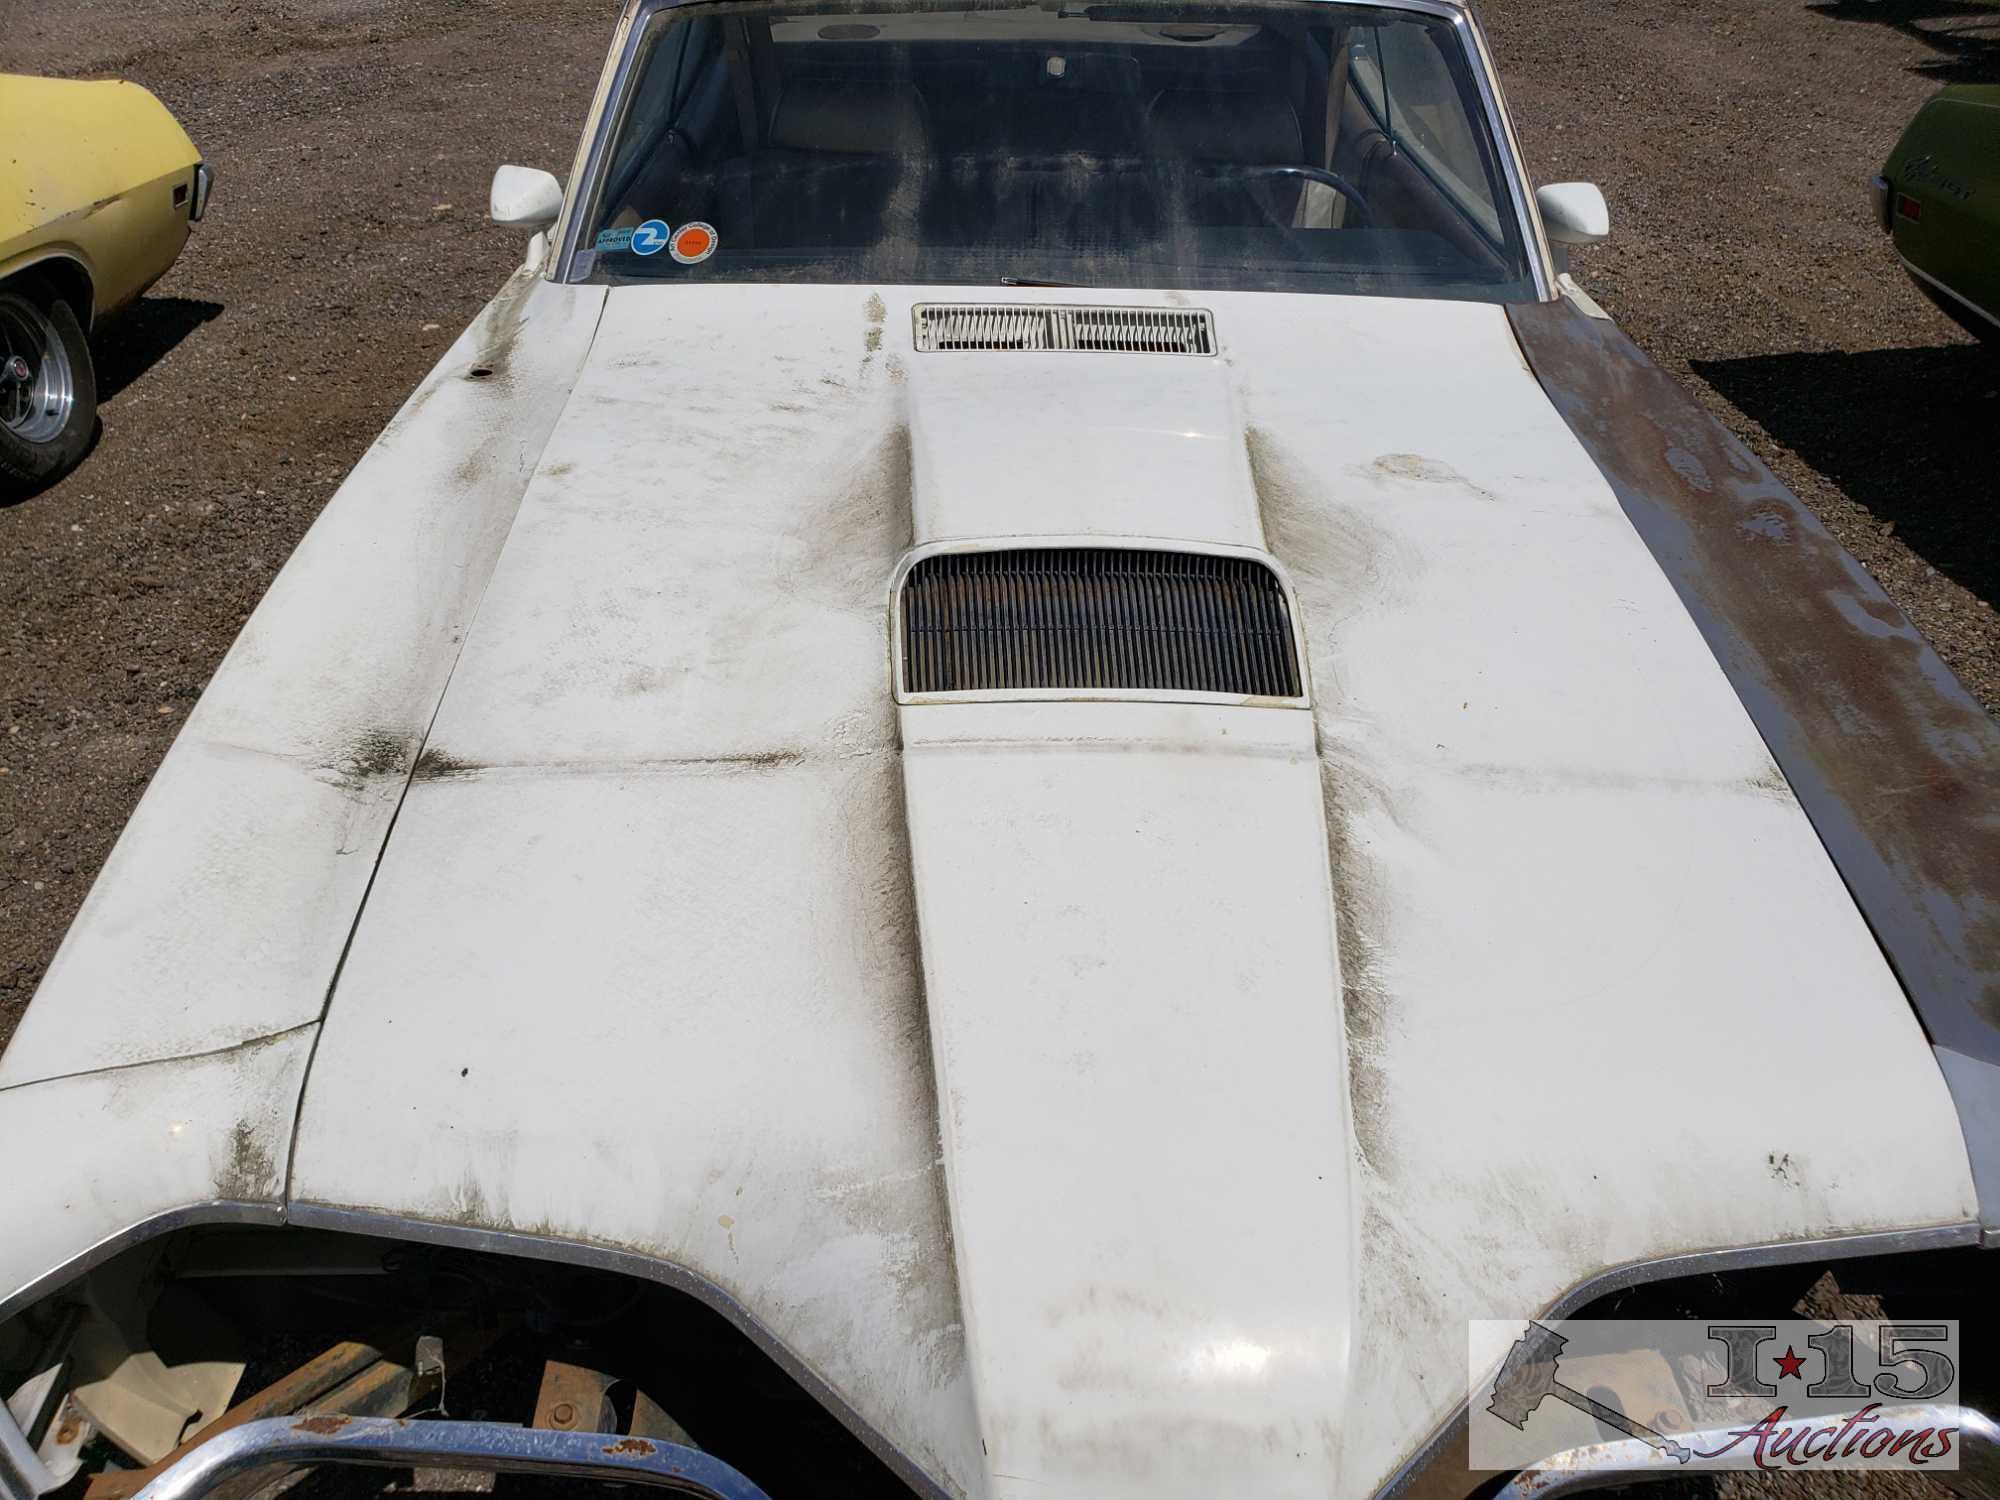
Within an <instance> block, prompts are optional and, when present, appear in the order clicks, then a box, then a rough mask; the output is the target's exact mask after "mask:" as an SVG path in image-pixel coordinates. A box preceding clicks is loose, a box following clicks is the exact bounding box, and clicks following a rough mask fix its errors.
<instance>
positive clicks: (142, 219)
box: [0, 74, 210, 489]
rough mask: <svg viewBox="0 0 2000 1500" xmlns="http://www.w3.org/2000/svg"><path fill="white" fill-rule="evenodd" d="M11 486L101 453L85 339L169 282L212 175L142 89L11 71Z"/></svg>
mask: <svg viewBox="0 0 2000 1500" xmlns="http://www.w3.org/2000/svg"><path fill="white" fill-rule="evenodd" d="M0 142H5V143H7V149H5V150H0V488H9V487H12V488H16V489H19V488H28V487H35V486H39V485H42V484H46V483H48V482H49V481H50V480H52V479H54V478H56V477H57V476H58V475H60V474H62V473H63V472H64V471H65V470H67V469H69V468H70V467H71V466H72V465H74V464H75V463H76V462H77V461H78V460H79V459H81V458H82V457H83V455H84V453H85V452H86V451H87V450H88V449H89V447H90V440H91V436H92V434H93V432H94V431H95V429H96V424H97V381H96V378H95V375H94V373H93V371H92V368H91V362H90V346H89V345H88V344H87V343H86V342H85V335H86V334H87V333H88V332H89V330H90V329H91V327H92V326H93V325H94V324H95V323H96V321H97V320H98V319H100V318H103V317H105V316H106V315H108V314H110V313H113V312H116V311H117V310H118V309H119V308H121V307H123V306H125V305H126V304H127V303H129V302H131V301H133V300H134V299H135V298H137V297H138V296H139V294H140V293H142V292H143V291H145V290H146V288H147V287H149V286H151V285H152V284H153V283H154V282H155V281H157V280H159V279H160V277H161V276H162V275H164V274H165V273H166V270H167V268H168V267H169V266H171V265H172V264H173V263H174V258H175V257H176V256H178V255H179V254H180V252H181V246H182V245H184V244H186V243H187V237H188V226H189V225H190V224H192V223H193V222H194V221H195V220H197V219H199V218H200V217H201V215H202V210H203V209H204V208H206V207H207V203H208V190H209V182H210V178H209V170H208V168H207V166H205V165H204V164H203V162H202V159H201V153H200V152H199V151H197V150H196V149H195V146H194V142H192V141H190V140H189V139H188V137H187V132H186V131H184V130H182V129H181V127H180V125H179V123H178V122H177V121H176V120H175V119H174V117H173V115H172V114H170V113H169V112H168V111H167V107H166V106H165V105H164V104H162V103H160V101H159V100H158V99H155V98H154V97H153V96H152V95H151V94H150V93H148V92H147V91H146V90H145V89H143V88H141V87H139V85H137V84H136V83H115V82H113V83H89V82H73V81H69V80H63V79H53V78H25V77H21V76H19V75H15V74H0Z"/></svg>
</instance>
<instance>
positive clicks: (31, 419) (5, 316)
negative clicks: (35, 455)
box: [0, 295, 76, 443]
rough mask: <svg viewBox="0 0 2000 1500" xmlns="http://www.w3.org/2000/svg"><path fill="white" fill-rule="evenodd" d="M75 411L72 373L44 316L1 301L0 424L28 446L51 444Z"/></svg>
mask: <svg viewBox="0 0 2000 1500" xmlns="http://www.w3.org/2000/svg"><path fill="white" fill-rule="evenodd" d="M75 407H76V371H75V369H74V368H73V367H72V366H71V364H70V358H69V350H68V348H67V347H66V346H65V345H64V343H63V340H62V337H61V335H60V334H58V333H57V332H56V327H55V325H54V324H53V323H51V322H50V321H49V318H48V315H47V314H46V313H44V312H43V311H42V309H41V308H39V307H37V306H36V305H35V304H34V303H32V302H30V301H29V300H28V299H27V298H25V297H22V296H19V295H12V296H8V295H0V424H4V425H5V427H6V428H7V430H8V431H9V432H11V433H13V434H14V436H16V437H18V438H20V439H21V440H22V441H23V442H28V443H48V442H53V441H54V440H55V439H56V438H57V437H59V436H61V434H62V431H63V429H64V428H65V427H67V426H68V425H69V418H70V413H71V411H73V410H74V409H75Z"/></svg>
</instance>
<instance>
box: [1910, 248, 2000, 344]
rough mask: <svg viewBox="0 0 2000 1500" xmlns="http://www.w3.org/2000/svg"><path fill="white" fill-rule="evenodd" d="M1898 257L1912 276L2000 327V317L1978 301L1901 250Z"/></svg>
mask: <svg viewBox="0 0 2000 1500" xmlns="http://www.w3.org/2000/svg"><path fill="white" fill-rule="evenodd" d="M1896 259H1897V260H1900V261H1902V262H1903V269H1904V270H1905V271H1908V272H1909V273H1910V274H1911V275H1912V276H1914V277H1916V278H1917V280H1919V281H1921V282H1924V283H1925V284H1926V285H1929V286H1934V287H1936V288H1937V289H1938V290H1939V291H1941V292H1943V293H1944V294H1945V295H1946V296H1947V297H1949V298H1951V300H1952V301H1954V302H1956V303H1957V304H1958V305H1959V306H1960V307H1963V308H1964V309H1966V311H1968V312H1971V313H1975V314H1977V315H1978V316H1979V317H1981V318H1983V319H1985V320H1986V321H1987V322H1988V323H1991V324H1992V325H1993V326H1994V327H1995V328H2000V317H1995V316H1994V315H1993V314H1992V313H1990V312H1988V311H1987V310H1986V309H1985V308H1983V307H1981V306H1980V305H1979V304H1978V303H1977V302H1974V301H1973V300H1972V299H1971V298H1970V297H1967V296H1965V295H1964V294H1963V293H1961V292H1955V291H1953V290H1952V289H1951V288H1950V287H1948V286H1946V285H1945V284H1944V283H1943V282H1942V281H1939V280H1938V279H1937V277H1935V276H1933V275H1931V274H1930V272H1928V271H1919V270H1918V269H1917V268H1916V267H1915V266H1913V265H1911V264H1910V263H1909V261H1908V260H1907V259H1906V258H1905V257H1904V256H1903V254H1902V252H1901V251H1898V252H1897V254H1896Z"/></svg>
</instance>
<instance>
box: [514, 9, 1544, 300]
mask: <svg viewBox="0 0 2000 1500" xmlns="http://www.w3.org/2000/svg"><path fill="white" fill-rule="evenodd" d="M713 3H715V0H627V3H626V6H625V10H624V13H623V15H622V16H621V17H620V18H619V23H618V30H617V32H616V33H615V35H614V37H613V46H614V47H615V49H616V50H615V53H614V55H613V58H612V60H611V62H610V64H609V66H607V68H606V70H605V73H604V75H603V78H602V79H601V80H600V82H599V84H598V90H597V98H596V100H595V101H594V102H593V104H592V107H591V112H590V117H589V119H588V120H587V121H586V122H585V124H584V136H583V144H582V145H581V146H580V147H579V149H578V152H577V164H576V170H575V171H574V172H573V173H572V174H571V177H570V191H569V193H568V195H567V198H566V201H565V203H564V205H563V216H562V219H561V221H560V222H559V223H558V224H557V226H556V233H557V245H556V252H555V255H554V257H553V263H552V269H551V270H550V271H549V273H548V279H549V280H551V281H558V282H575V281H580V280H582V279H583V278H582V276H580V275H579V274H578V272H577V257H578V254H579V238H580V227H581V226H582V225H584V224H587V223H589V222H590V221H591V218H592V217H593V215H594V214H595V212H596V205H597V197H598V192H599V189H600V188H601V187H602V185H603V181H604V172H605V169H606V166H607V164H608V161H609V158H610V154H611V136H612V132H613V126H614V125H615V123H616V122H617V121H618V120H619V118H620V117H621V116H622V114H623V112H624V108H625V100H626V95H627V94H628V93H629V91H630V89H631V86H632V76H633V74H634V73H635V72H636V71H637V67H638V57H639V47H640V44H641V43H642V42H643V41H644V40H645V35H646V26H647V24H648V23H649V22H650V21H651V20H652V19H653V17H654V16H655V15H657V14H658V13H659V12H661V11H667V10H678V9H680V8H682V7H683V6H689V5H702V4H713ZM1287 3H1292V4H1305V5H1328V6H1351V7H1353V8H1356V9H1371V10H1406V11H1413V12H1416V13H1418V14H1420V15H1426V16H1432V17H1436V18H1437V19H1440V20H1443V21H1447V22H1449V23H1450V24H1451V27H1452V30H1453V31H1454V32H1456V33H1457V35H1458V40H1459V45H1460V47H1462V48H1463V49H1464V52H1465V61H1466V65H1467V66H1468V67H1469V68H1470V69H1471V71H1472V78H1473V83H1474V85H1475V87H1477V89H1478V90H1479V103H1480V108H1481V109H1482V110H1484V111H1485V115H1486V127H1487V131H1488V134H1489V136H1490V137H1491V139H1492V142H1493V149H1494V152H1495V153H1496V154H1497V155H1498V157H1499V159H1500V173H1501V179H1502V181H1503V182H1505V184H1506V187H1507V191H1508V194H1509V195H1510V196H1511V197H1512V198H1513V200H1514V218H1515V222H1516V224H1517V225H1518V226H1519V228H1520V232H1521V245H1522V248H1523V250H1524V251H1525V253H1526V255H1527V260H1528V271H1529V274H1530V275H1531V276H1532V277H1533V278H1534V284H1535V293H1536V300H1537V301H1541V302H1548V301H1551V300H1553V299H1554V298H1555V296H1556V280H1555V264H1554V261H1553V260H1552V258H1551V257H1550V255H1549V246H1548V240H1547V237H1546V236H1545V235H1544V233H1543V231H1542V221H1541V217H1540V215H1538V214H1537V213H1536V212H1535V206H1534V202H1535V195H1534V189H1533V188H1532V186H1531V185H1530V183H1529V181H1528V174H1527V169H1526V167H1525V166H1524V164H1523V162H1522V159H1521V143H1520V140H1519V138H1518V137H1516V135H1515V134H1514V125H1513V121H1512V120H1511V119H1509V118H1508V115H1507V110H1506V106H1505V103H1504V102H1503V101H1502V99H1501V96H1500V90H1499V84H1498V80H1497V78H1496V76H1495V73H1494V69H1493V58H1492V54H1491V52H1490V50H1489V49H1488V47H1487V43H1486V36H1485V33H1484V32H1483V31H1482V30H1481V29H1480V26H1479V24H1478V22H1477V20H1475V19H1474V17H1473V15H1472V13H1471V11H1469V10H1468V9H1467V8H1466V7H1465V5H1464V4H1463V3H1461V0H1287ZM1142 290H1143V289H1142ZM1307 295H1317V294H1307Z"/></svg>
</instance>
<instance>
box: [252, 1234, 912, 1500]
mask: <svg viewBox="0 0 2000 1500" xmlns="http://www.w3.org/2000/svg"><path fill="white" fill-rule="evenodd" d="M285 1219H286V1222H287V1223H290V1224H295V1225H297V1226H299V1227H300V1228H304V1229H331V1230H337V1231H340V1232H343V1233H347V1234H365V1235H372V1236H376V1237H387V1238H394V1239H404V1240H414V1241H417V1242H419V1243H422V1244H428V1245H444V1246H447V1247H451V1248H456V1249H462V1250H479V1251H486V1252H489V1253H491V1254H494V1255H511V1256H516V1257H518V1258H520V1259H523V1260H544V1261H554V1262H556V1263H557V1264H560V1265H570V1266H589V1267H593V1268H595V1269H597V1270H602V1271H615V1272H617V1273H619V1274H620V1275H624V1276H632V1277H636V1278H638V1279H640V1280H642V1281H651V1282H654V1283H656V1284H658V1285H660V1286H665V1287H670V1288H672V1289H673V1290H674V1291H677V1292H683V1293H685V1294H686V1295H688V1296H690V1297H693V1298H694V1299H695V1300H696V1301H698V1302H701V1303H703V1304H704V1305H706V1306H707V1307H709V1308H711V1309H712V1310H714V1311H715V1312H718V1313H720V1314H722V1316H723V1317H725V1318H727V1319H728V1320H729V1321H730V1322H731V1323H732V1324H733V1325H735V1327H736V1328H737V1329H738V1330H739V1331H740V1332H741V1333H743V1335H744V1336H745V1337H747V1338H748V1339H749V1340H750V1341H751V1342H752V1343H754V1344H755V1345H756V1346H757V1347H758V1348H759V1349H761V1350H763V1351H764V1353H766V1354H768V1355H769V1356H770V1357H771V1358H772V1359H773V1360H775V1361H776V1362H777V1364H778V1365H779V1366H780V1367H781V1368H782V1369H783V1370H784V1371H785V1373H786V1374H787V1375H789V1376H790V1377H791V1378H792V1379H793V1380H794V1381H796V1382H797V1383H798V1385H799V1386H800V1388H801V1389H803V1390H804V1391H806V1392H807V1394H809V1395H810V1396H811V1397H812V1398H813V1399H814V1400H815V1401H817V1402H819V1404H820V1405H821V1406H823V1407H825V1408H826V1409H827V1410H828V1411H829V1412H831V1413H832V1414H833V1416H834V1417H835V1418H836V1419H837V1420H838V1421H839V1422H840V1424H841V1425H842V1426H843V1427H845V1428H846V1429H847V1430H848V1431H849V1432H851V1433H853V1434H854V1436H855V1437H857V1438H858V1439H860V1440H861V1442H862V1444H863V1445H864V1446H865V1447H866V1448H867V1449H868V1450H869V1452H871V1453H873V1454H874V1455H875V1456H876V1457H877V1458H879V1459H881V1460H882V1462H883V1463H885V1464H887V1465H888V1466H889V1467H890V1468H891V1469H893V1470H894V1471H895V1473H896V1475H897V1477H898V1478H900V1479H901V1480H902V1481H903V1482H904V1483H905V1484H907V1485H909V1486H910V1487H911V1489H913V1490H915V1491H916V1492H917V1493H918V1494H920V1495H924V1496H927V1497H930V1500H951V1496H950V1494H949V1492H948V1491H947V1490H946V1489H945V1488H944V1487H943V1486H942V1485H940V1484H939V1483H938V1482H937V1481H936V1480H935V1479H933V1478H932V1477H931V1476H930V1475H929V1474H927V1473H925V1472H924V1471H923V1470H922V1469H920V1468H919V1467H917V1465H916V1464H915V1463H914V1462H913V1461H912V1460H911V1459H909V1458H908V1457H907V1456H906V1455H904V1453H903V1452H902V1451H901V1450H900V1449H898V1448H897V1447H896V1446H895V1445H894V1444H892V1443H890V1442H889V1441H888V1439H886V1438H885V1437H883V1436H882V1434H880V1433H879V1432H877V1431H876V1430H875V1429H874V1428H873V1427H871V1426H869V1424H868V1423H867V1421H866V1420H864V1419H863V1418H862V1416H861V1414H860V1413H859V1412H857V1411H855V1410H854V1408H853V1407H851V1406H849V1405H848V1404H847V1402H846V1401H845V1399H843V1398H842V1396H841V1395H840V1393H839V1392H838V1391H836V1390H835V1389H834V1388H833V1387H832V1386H831V1385H829V1384H828V1383H827V1382H826V1381H825V1380H822V1379H821V1378H820V1377H819V1375H818V1374H817V1373H816V1372H815V1371H814V1370H813V1369H812V1367H811V1366H809V1365H808V1364H806V1362H805V1361H804V1360H802V1359H801V1358H799V1356H798V1355H796V1354H794V1353H793V1352H792V1351H791V1350H790V1349H789V1348H787V1347H786V1346H785V1345H784V1344H783V1343H782V1342H780V1341H779V1340H778V1338H777V1337H776V1336H775V1335H774V1334H772V1333H771V1331H770V1330H769V1329H767V1328H765V1327H764V1326H763V1324H761V1323H760V1322H758V1320H757V1318H756V1316H755V1315H754V1314H753V1313H751V1311H750V1310H749V1309H748V1308H746V1307H745V1306H744V1305H743V1304H742V1303H740V1302H738V1301H737V1300H736V1299H735V1297H733V1296H731V1295H730V1294H729V1293H728V1292H726V1291H724V1290H723V1289H722V1288H721V1287H719V1286H717V1285H716V1284H715V1283H714V1282H712V1281H710V1280H708V1279H707V1278H706V1277H704V1276H700V1275H698V1274H696V1273H695V1272H693V1271H690V1270H687V1269H686V1268H685V1267H682V1266H677V1265H675V1264H674V1263H673V1262H671V1261H667V1260H660V1259H657V1258H655V1257H653V1256H649V1255H643V1254H640V1253H638V1252H636V1251H631V1250H612V1249H607V1248H605V1247H603V1246H600V1245H590V1244H579V1243H576V1242H573V1241H569V1240H557V1239H549V1238H546V1237H544V1236H542V1235H535V1234H522V1233H520V1232H519V1231H517V1230H512V1229H485V1228H480V1227H477V1226H471V1225H464V1224H440V1223H437V1222H435V1221H433V1220H429V1219H414V1218H408V1217H405V1216H404V1215H401V1214H393V1213H382V1212H377V1211H375V1210H373V1209H362V1208H341V1207H336V1206H334V1205H332V1204H325V1203H300V1202H294V1203H293V1204H292V1205H291V1207H290V1209H289V1210H288V1211H287V1213H286V1215H285Z"/></svg>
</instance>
